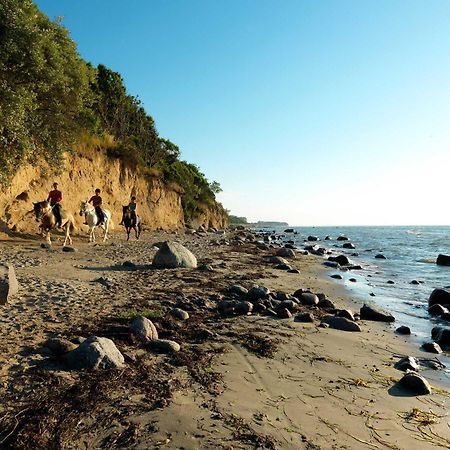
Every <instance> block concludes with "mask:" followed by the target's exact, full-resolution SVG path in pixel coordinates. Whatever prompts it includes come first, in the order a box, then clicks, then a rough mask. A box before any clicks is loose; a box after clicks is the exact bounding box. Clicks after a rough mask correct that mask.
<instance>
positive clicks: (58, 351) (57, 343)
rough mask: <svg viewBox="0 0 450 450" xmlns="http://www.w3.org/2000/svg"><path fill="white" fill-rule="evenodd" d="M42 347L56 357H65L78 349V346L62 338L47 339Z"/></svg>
mask: <svg viewBox="0 0 450 450" xmlns="http://www.w3.org/2000/svg"><path fill="white" fill-rule="evenodd" d="M42 346H43V347H46V348H48V349H49V350H50V351H51V352H52V353H53V354H54V355H55V356H61V355H64V354H65V353H68V352H70V351H72V350H75V349H76V348H77V345H76V344H74V343H73V342H70V341H69V340H67V339H62V338H50V339H47V340H46V341H45V342H44V343H43V344H42Z"/></svg>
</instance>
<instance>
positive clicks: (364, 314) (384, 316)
mask: <svg viewBox="0 0 450 450" xmlns="http://www.w3.org/2000/svg"><path fill="white" fill-rule="evenodd" d="M359 316H360V318H361V320H374V321H376V322H395V317H394V316H392V315H391V314H388V313H385V312H383V311H380V310H378V309H375V308H373V307H372V306H369V305H364V306H362V308H361V309H360V311H359Z"/></svg>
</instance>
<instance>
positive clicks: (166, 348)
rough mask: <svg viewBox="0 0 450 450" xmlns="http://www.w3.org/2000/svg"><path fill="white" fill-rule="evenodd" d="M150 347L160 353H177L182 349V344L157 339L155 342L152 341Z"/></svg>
mask: <svg viewBox="0 0 450 450" xmlns="http://www.w3.org/2000/svg"><path fill="white" fill-rule="evenodd" d="M148 346H149V347H150V348H151V349H152V350H156V351H157V352H160V353H176V352H179V351H180V349H181V346H180V344H178V343H177V342H175V341H171V340H169V339H155V340H154V341H150V342H149V343H148Z"/></svg>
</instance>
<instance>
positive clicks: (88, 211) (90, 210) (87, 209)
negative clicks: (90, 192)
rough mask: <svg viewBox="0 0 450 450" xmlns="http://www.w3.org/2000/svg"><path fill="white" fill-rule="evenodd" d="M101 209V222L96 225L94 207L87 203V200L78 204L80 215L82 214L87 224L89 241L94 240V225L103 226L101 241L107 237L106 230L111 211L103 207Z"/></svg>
mask: <svg viewBox="0 0 450 450" xmlns="http://www.w3.org/2000/svg"><path fill="white" fill-rule="evenodd" d="M102 211H103V216H104V217H103V224H102V225H97V224H98V221H99V217H98V215H97V213H96V211H95V208H94V207H93V206H91V205H90V204H89V202H81V205H80V216H84V218H85V219H86V222H87V224H88V226H89V242H95V233H94V230H95V227H97V226H100V228H103V230H104V235H103V242H105V241H106V239H108V230H109V224H110V222H111V213H110V211H108V210H107V209H105V208H102Z"/></svg>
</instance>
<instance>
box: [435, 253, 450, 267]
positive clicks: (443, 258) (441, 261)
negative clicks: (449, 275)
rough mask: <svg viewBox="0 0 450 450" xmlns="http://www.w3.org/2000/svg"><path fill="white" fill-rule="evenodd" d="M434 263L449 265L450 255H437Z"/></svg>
mask: <svg viewBox="0 0 450 450" xmlns="http://www.w3.org/2000/svg"><path fill="white" fill-rule="evenodd" d="M436 264H437V265H438V266H450V256H447V255H438V257H437V259H436Z"/></svg>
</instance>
